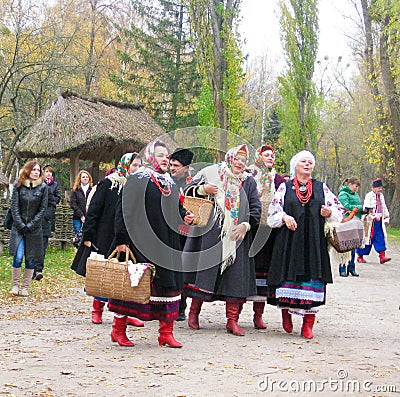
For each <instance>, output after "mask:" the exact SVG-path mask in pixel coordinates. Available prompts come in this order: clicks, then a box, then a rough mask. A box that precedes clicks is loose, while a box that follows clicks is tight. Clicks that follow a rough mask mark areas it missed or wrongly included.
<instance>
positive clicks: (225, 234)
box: [195, 145, 250, 273]
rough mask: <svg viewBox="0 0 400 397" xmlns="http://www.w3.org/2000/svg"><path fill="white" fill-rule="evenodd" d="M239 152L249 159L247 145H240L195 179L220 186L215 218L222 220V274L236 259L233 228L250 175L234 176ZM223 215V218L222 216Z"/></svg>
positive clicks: (236, 222) (244, 173) (237, 219)
mask: <svg viewBox="0 0 400 397" xmlns="http://www.w3.org/2000/svg"><path fill="white" fill-rule="evenodd" d="M239 151H244V152H245V153H246V157H248V149H247V146H246V145H239V146H236V147H234V148H232V149H230V150H228V152H227V153H226V155H225V161H223V162H221V163H218V164H215V165H211V166H209V167H206V168H204V169H203V170H201V171H200V172H199V173H198V174H197V175H196V177H195V179H196V178H198V177H200V176H204V177H205V179H206V183H212V184H214V185H217V186H218V193H217V194H216V195H215V201H216V208H215V217H216V218H218V219H222V220H223V223H222V231H221V241H222V263H221V273H222V272H223V271H224V270H225V269H226V268H227V267H228V266H230V265H231V264H232V263H233V262H234V261H235V259H236V241H233V240H231V238H230V236H231V234H232V228H233V226H235V225H237V224H238V221H239V209H240V188H241V187H242V184H243V181H244V180H245V179H246V178H247V177H248V176H249V175H250V174H248V173H247V172H242V173H240V174H233V172H232V161H233V160H234V159H235V158H236V157H237V155H238V152H239ZM222 214H223V217H221V216H220V215H222Z"/></svg>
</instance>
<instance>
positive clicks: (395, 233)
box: [387, 227, 400, 243]
mask: <svg viewBox="0 0 400 397" xmlns="http://www.w3.org/2000/svg"><path fill="white" fill-rule="evenodd" d="M387 234H388V241H390V242H393V243H400V227H388V228H387Z"/></svg>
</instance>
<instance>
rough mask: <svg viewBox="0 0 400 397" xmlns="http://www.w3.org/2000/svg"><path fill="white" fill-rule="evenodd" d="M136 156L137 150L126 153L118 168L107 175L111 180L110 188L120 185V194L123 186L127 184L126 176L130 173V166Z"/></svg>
mask: <svg viewBox="0 0 400 397" xmlns="http://www.w3.org/2000/svg"><path fill="white" fill-rule="evenodd" d="M136 156H137V153H136V152H133V153H125V154H124V155H123V156H122V157H121V160H120V161H119V163H118V166H117V170H116V171H115V172H111V173H109V174H108V175H106V178H107V179H109V180H110V181H111V187H110V190H113V189H115V188H116V187H118V194H119V193H120V192H121V189H122V186H124V185H125V183H126V178H127V176H128V174H129V167H130V165H131V164H132V161H133V160H134V158H135V157H136Z"/></svg>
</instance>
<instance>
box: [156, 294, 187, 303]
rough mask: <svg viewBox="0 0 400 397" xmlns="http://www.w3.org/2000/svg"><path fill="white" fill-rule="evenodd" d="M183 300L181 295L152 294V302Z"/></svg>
mask: <svg viewBox="0 0 400 397" xmlns="http://www.w3.org/2000/svg"><path fill="white" fill-rule="evenodd" d="M179 300H181V296H180V295H178V296H171V297H167V296H150V302H158V303H159V302H176V301H179Z"/></svg>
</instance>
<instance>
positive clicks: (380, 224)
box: [357, 178, 392, 263]
mask: <svg viewBox="0 0 400 397" xmlns="http://www.w3.org/2000/svg"><path fill="white" fill-rule="evenodd" d="M382 189H383V183H382V179H380V178H376V179H374V180H373V181H372V191H371V192H368V193H367V194H366V195H365V199H364V210H365V211H368V212H369V214H370V215H372V217H373V224H372V230H371V233H370V241H369V244H366V245H365V247H364V248H358V249H357V255H358V257H357V262H360V263H366V260H365V259H364V257H363V256H364V255H369V253H370V252H371V248H372V245H373V246H374V248H375V250H376V251H377V252H378V253H379V262H380V263H386V262H389V261H390V260H391V259H392V258H388V257H387V256H386V253H385V251H386V243H387V234H386V226H387V225H388V224H389V220H390V217H389V210H388V208H387V206H386V203H385V197H384V196H383V194H382Z"/></svg>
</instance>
